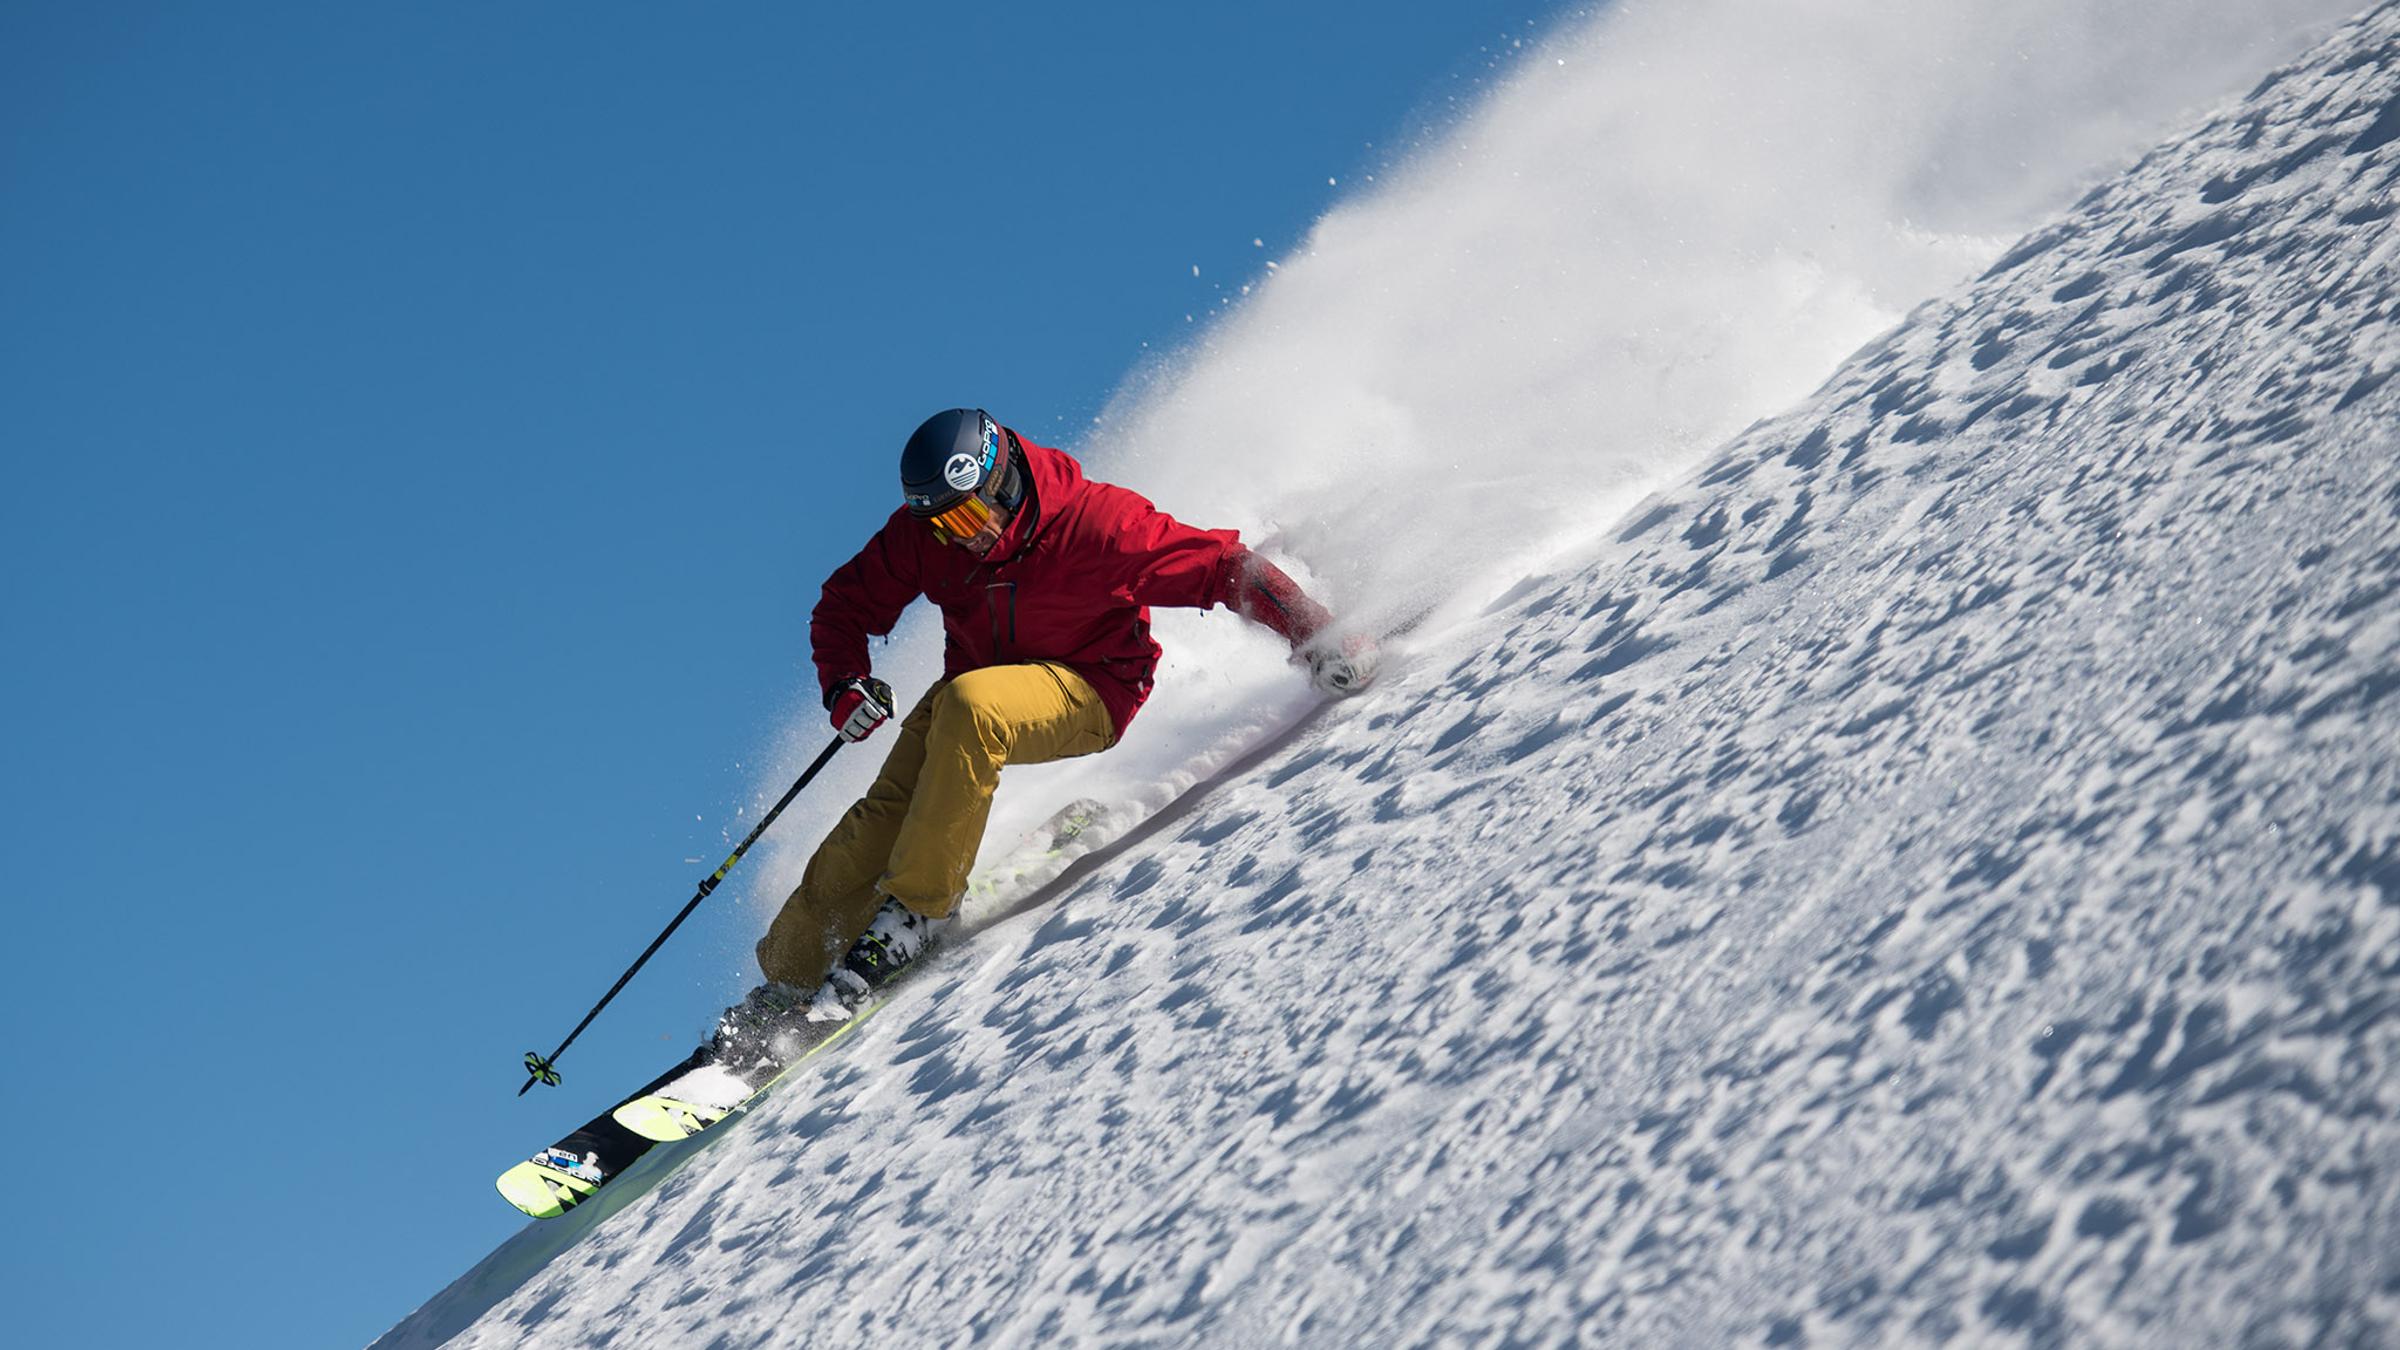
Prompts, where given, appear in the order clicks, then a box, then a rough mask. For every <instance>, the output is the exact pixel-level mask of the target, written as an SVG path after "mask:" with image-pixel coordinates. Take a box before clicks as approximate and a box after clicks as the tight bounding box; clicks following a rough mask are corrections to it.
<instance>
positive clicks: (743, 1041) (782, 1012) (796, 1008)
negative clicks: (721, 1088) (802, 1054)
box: [708, 981, 810, 1072]
mask: <svg viewBox="0 0 2400 1350" xmlns="http://www.w3.org/2000/svg"><path fill="white" fill-rule="evenodd" d="M809 999H810V991H808V990H806V989H802V988H801V987H800V986H798V985H796V984H777V983H774V982H772V981H770V982H768V983H766V984H762V985H760V986H759V987H757V988H756V989H753V990H751V991H750V992H749V994H748V995H747V996H745V997H744V998H743V999H742V1001H741V1002H739V1003H736V1004H734V1005H733V1006H732V1007H730V1008H727V1009H726V1010H725V1011H724V1012H723V1013H722V1014H721V1015H719V1016H718V1018H717V1031H716V1034H715V1035H714V1036H711V1037H710V1038H709V1042H708V1044H709V1049H710V1050H711V1051H713V1052H714V1055H715V1059H716V1062H717V1063H719V1064H723V1065H725V1066H726V1067H727V1068H729V1069H733V1070H735V1071H737V1072H739V1071H741V1070H743V1069H747V1068H754V1067H757V1066H762V1065H770V1064H779V1063H782V1062H783V1061H784V1060H786V1059H789V1058H790V1055H789V1054H787V1053H784V1052H785V1051H787V1050H790V1049H792V1048H794V1047H793V1046H791V1045H790V1044H788V1043H789V1042H791V1041H793V1040H794V1039H795V1038H796V1034H797V1033H798V1032H800V1031H801V1030H803V1029H804V1028H806V1027H807V1025H808V1022H809V1018H808V1005H809ZM778 1042H786V1043H787V1044H784V1045H782V1046H779V1045H778V1044H777V1043H778Z"/></svg>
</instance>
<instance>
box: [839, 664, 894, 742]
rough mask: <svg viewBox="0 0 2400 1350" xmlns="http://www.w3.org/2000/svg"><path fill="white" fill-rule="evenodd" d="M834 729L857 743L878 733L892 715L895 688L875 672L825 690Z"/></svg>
mask: <svg viewBox="0 0 2400 1350" xmlns="http://www.w3.org/2000/svg"><path fill="white" fill-rule="evenodd" d="M825 707H826V709H827V710H828V711H830V712H831V713H832V714H833V729H834V730H835V731H838V732H840V733H842V739H843V740H845V741H850V742H853V743H856V742H858V741H863V740H865V739H866V738H867V737H869V736H872V735H874V734H875V728H877V727H879V726H882V725H883V724H884V723H885V722H886V721H888V720H889V719H890V718H891V715H892V687H891V686H890V685H888V684H885V683H884V682H883V681H881V680H879V679H876V678H875V677H874V676H872V675H853V676H851V677H850V678H849V679H846V680H844V681H842V682H841V683H840V684H837V685H835V686H834V687H833V688H831V689H829V690H827V691H826V693H825Z"/></svg>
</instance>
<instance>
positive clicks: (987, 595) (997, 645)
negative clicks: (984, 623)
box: [983, 581, 1017, 665]
mask: <svg viewBox="0 0 2400 1350" xmlns="http://www.w3.org/2000/svg"><path fill="white" fill-rule="evenodd" d="M1003 588H1006V590H1007V591H1008V643H1007V645H1006V646H1003V645H1002V644H1001V642H1000V601H999V598H998V597H996V596H994V595H993V594H992V592H994V591H997V590H1001V589H1003ZM983 604H984V608H986V609H988V610H990V611H991V613H992V661H993V664H995V665H998V664H1000V657H1001V655H1002V654H1003V653H1005V652H1006V651H1007V650H1008V648H1009V647H1013V646H1015V645H1016V642H1017V583H1015V582H1013V581H995V582H992V583H991V584H990V585H988V586H985V587H984V588H983Z"/></svg>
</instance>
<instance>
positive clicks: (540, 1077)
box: [517, 736, 842, 1097]
mask: <svg viewBox="0 0 2400 1350" xmlns="http://www.w3.org/2000/svg"><path fill="white" fill-rule="evenodd" d="M841 748H842V738H841V737H839V736H836V737H834V738H833V741H832V743H830V744H828V745H827V746H826V747H825V748H824V749H823V750H821V751H819V752H818V754H817V758H816V762H815V763H813V764H810V765H809V766H808V767H807V768H806V769H803V770H801V771H800V777H799V779H798V781H796V782H794V783H793V784H792V785H791V787H790V788H789V789H787V790H786V791H785V792H784V794H783V800H781V801H779V802H777V803H775V805H774V806H773V808H771V809H770V810H769V811H768V812H767V813H766V814H765V815H764V816H761V817H760V818H759V822H758V824H757V825H756V826H755V827H754V828H752V829H751V831H750V834H749V837H747V838H745V839H743V840H742V842H741V843H739V844H736V845H734V848H733V852H732V853H731V854H729V855H728V856H727V857H726V859H725V861H724V863H723V865H721V866H719V867H718V868H717V870H716V871H714V872H711V873H710V874H709V875H708V877H707V879H706V880H704V881H702V882H701V883H700V889H699V890H698V891H697V892H695V893H694V894H693V896H692V898H691V899H690V900H689V901H688V902H686V903H685V905H684V907H683V912H682V913H681V914H678V915H676V916H675V921H674V922H673V923H670V924H668V925H667V927H666V930H665V931H664V932H662V933H660V934H659V935H658V936H657V937H655V938H652V939H651V940H650V945H649V946H648V947H646V948H644V949H643V950H642V954H641V955H640V956H637V957H635V958H634V961H633V964H632V965H630V966H627V967H626V968H625V973H624V974H622V975H619V976H618V977H617V982H616V983H615V984H612V985H610V986H609V987H608V992H607V993H605V994H603V995H601V996H600V1001H599V1002H598V1003H595V1004H593V1005H592V1010H591V1011H590V1012H588V1013H585V1014H584V1015H583V1020H582V1021H580V1022H577V1023H576V1024H575V1029H574V1030H573V1031H570V1032H568V1033H567V1038H566V1039H565V1040H563V1041H560V1042H559V1043H558V1048H557V1049H556V1050H553V1051H551V1052H550V1053H549V1054H547V1055H542V1054H536V1053H535V1052H533V1051H531V1050H528V1051H526V1052H525V1074H526V1078H525V1086H524V1087H521V1088H518V1089H517V1095H518V1096H520V1097H522V1096H524V1095H525V1093H526V1091H527V1089H529V1088H531V1087H532V1086H533V1085H534V1084H536V1083H542V1084H545V1085H547V1086H550V1087H557V1086H558V1081H559V1080H558V1067H557V1066H558V1057H559V1056H560V1055H563V1054H565V1053H567V1047H568V1046H570V1045H573V1044H574V1043H575V1038H576V1037H578V1036H580V1035H582V1034H583V1029H584V1028H585V1027H588V1026H590V1025H591V1024H592V1019H593V1018H595V1017H598V1016H599V1015H600V1010H601V1009H602V1008H605V1007H607V1006H608V1001H609V1000H610V999H612V998H615V997H616V996H617V991H618V990H620V989H623V988H624V987H625V984H626V981H628V980H631V979H632V978H633V976H634V972H635V971H638V970H640V969H641V968H642V964H643V963H644V962H646V961H648V960H649V959H650V958H651V956H652V955H653V954H655V953H656V952H657V951H658V949H659V948H661V947H663V946H665V945H666V943H667V939H668V938H670V937H673V936H674V935H675V930H676V929H677V928H680V927H682V926H683V921H684V920H685V919H688V918H690V917H692V911H693V910H695V909H698V908H700V902H701V901H703V900H706V899H707V898H708V894H709V892H711V891H713V890H715V889H716V888H717V883H718V882H720V881H723V880H724V879H725V874H726V873H727V872H730V871H732V870H733V865H734V864H735V863H737V862H740V861H741V860H742V855H743V854H745V853H747V852H749V851H750V846H751V845H752V844H755V843H757V842H758V837H759V836H760V835H762V834H765V833H766V832H767V827H768V826H769V825H772V824H774V823H775V817H777V816H780V815H782V814H783V808H785V807H787V806H790V805H791V804H792V798H794V797H797V796H799V795H800V789H802V788H804V787H807V786H808V780H809V779H811V778H814V777H816V776H817V770H819V769H822V768H824V767H825V762H826V761H827V760H830V759H832V758H833V752H834V751H836V750H839V749H841Z"/></svg>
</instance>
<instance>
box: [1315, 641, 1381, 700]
mask: <svg viewBox="0 0 2400 1350" xmlns="http://www.w3.org/2000/svg"><path fill="white" fill-rule="evenodd" d="M1299 659H1300V660H1302V661H1305V662H1307V663H1308V682H1309V683H1310V684H1312V685H1314V686H1316V688H1317V691H1318V692H1319V693H1325V694H1331V695H1333V696H1334V697H1336V698H1348V697H1350V696H1351V695H1352V694H1356V693H1360V692H1362V691H1363V690H1365V689H1366V687H1367V686H1368V685H1370V684H1373V683H1375V671H1376V669H1377V668H1378V667H1380V666H1381V665H1382V664H1383V652H1382V650H1381V649H1380V648H1379V647H1377V646H1376V644H1375V639H1374V638H1372V637H1369V636H1368V635H1367V634H1365V633H1352V634H1349V635H1348V636H1341V635H1338V634H1334V633H1322V634H1319V635H1318V636H1317V637H1315V638H1314V639H1312V640H1311V641H1310V642H1309V644H1308V645H1307V646H1305V647H1302V648H1301V649H1300V652H1299Z"/></svg>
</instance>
